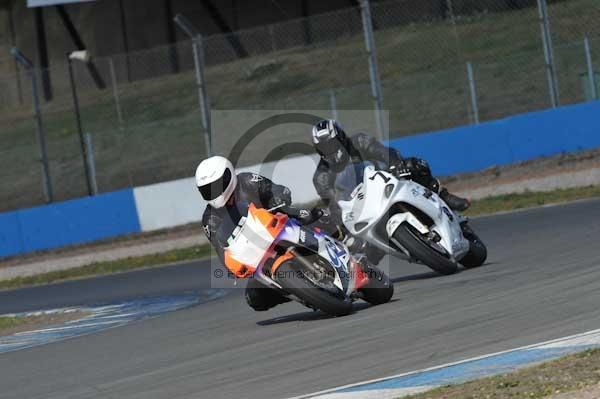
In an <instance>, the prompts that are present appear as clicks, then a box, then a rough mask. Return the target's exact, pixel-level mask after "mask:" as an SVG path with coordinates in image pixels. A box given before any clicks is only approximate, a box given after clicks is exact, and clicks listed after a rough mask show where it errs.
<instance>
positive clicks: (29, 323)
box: [0, 311, 88, 336]
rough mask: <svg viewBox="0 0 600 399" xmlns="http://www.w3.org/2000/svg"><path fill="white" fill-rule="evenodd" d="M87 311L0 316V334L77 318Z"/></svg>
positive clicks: (4, 334) (30, 329)
mask: <svg viewBox="0 0 600 399" xmlns="http://www.w3.org/2000/svg"><path fill="white" fill-rule="evenodd" d="M87 314H88V313H87V312H83V311H72V312H57V313H40V314H35V315H28V316H0V336H6V335H11V334H15V333H18V332H22V331H32V330H35V329H39V328H43V327H45V326H50V325H55V324H61V323H65V322H67V321H71V320H78V319H81V318H83V317H85V316H86V315H87Z"/></svg>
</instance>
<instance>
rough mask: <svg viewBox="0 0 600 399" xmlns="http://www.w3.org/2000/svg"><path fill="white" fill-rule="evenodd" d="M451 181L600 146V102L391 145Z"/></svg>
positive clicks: (398, 141)
mask: <svg viewBox="0 0 600 399" xmlns="http://www.w3.org/2000/svg"><path fill="white" fill-rule="evenodd" d="M390 145H391V146H392V147H394V148H397V149H398V150H399V151H400V152H401V153H402V154H404V155H405V156H417V157H421V158H424V159H426V160H428V161H429V162H430V164H431V168H432V170H433V172H434V174H436V175H438V176H447V175H452V174H456V173H461V172H472V171H477V170H481V169H485V168H487V167H490V166H493V165H505V164H510V163H515V162H520V161H525V160H528V159H533V158H538V157H542V156H548V155H553V154H558V153H561V152H573V151H579V150H585V149H591V148H594V147H598V146H600V101H595V102H589V103H584V104H578V105H572V106H565V107H560V108H557V109H551V110H546V111H540V112H531V113H527V114H522V115H517V116H513V117H510V118H505V119H500V120H497V121H492V122H485V123H482V124H480V125H470V126H463V127H458V128H454V129H448V130H442V131H439V132H433V133H427V134H419V135H416V136H409V137H403V138H400V139H396V140H391V141H390Z"/></svg>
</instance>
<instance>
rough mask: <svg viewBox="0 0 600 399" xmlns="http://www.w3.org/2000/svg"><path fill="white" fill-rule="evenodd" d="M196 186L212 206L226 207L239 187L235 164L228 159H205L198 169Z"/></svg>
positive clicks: (217, 157) (216, 157)
mask: <svg viewBox="0 0 600 399" xmlns="http://www.w3.org/2000/svg"><path fill="white" fill-rule="evenodd" d="M196 185H197V186H198V191H200V194H201V195H202V198H204V199H205V200H206V202H208V204H209V205H210V206H212V207H213V208H222V207H224V206H225V204H226V203H227V201H229V198H231V195H232V194H233V192H234V191H235V187H236V185H237V176H236V174H235V169H234V168H233V164H232V163H231V162H230V161H229V160H228V159H227V158H224V157H219V156H214V157H210V158H208V159H205V160H204V161H202V162H200V165H198V168H197V169H196Z"/></svg>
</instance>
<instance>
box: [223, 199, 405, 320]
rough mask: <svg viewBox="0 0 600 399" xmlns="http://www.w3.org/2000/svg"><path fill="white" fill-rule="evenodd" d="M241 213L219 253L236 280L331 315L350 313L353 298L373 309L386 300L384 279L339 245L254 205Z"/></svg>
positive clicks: (390, 288)
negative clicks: (251, 281) (256, 284)
mask: <svg viewBox="0 0 600 399" xmlns="http://www.w3.org/2000/svg"><path fill="white" fill-rule="evenodd" d="M245 209H246V211H247V213H246V214H245V215H243V214H240V218H239V221H238V222H237V225H236V226H235V228H234V229H233V232H232V233H231V234H230V236H229V237H228V238H227V245H226V246H225V248H224V260H225V266H226V267H227V268H228V269H229V270H230V271H231V272H232V273H233V274H234V275H235V276H236V277H238V278H247V277H253V278H255V279H257V280H258V281H260V282H261V283H263V284H264V285H266V286H268V287H270V288H272V289H274V290H276V291H278V292H279V293H280V294H282V295H283V296H285V297H287V298H290V299H293V300H296V301H298V302H300V303H302V304H303V305H305V306H307V307H309V308H312V309H315V310H316V309H319V310H321V311H323V312H325V313H327V314H330V315H333V316H341V315H346V314H348V313H350V312H351V311H352V302H353V301H354V300H356V299H363V300H365V301H367V302H369V303H371V304H374V305H377V304H382V303H385V302H388V301H389V300H390V299H391V297H392V295H393V293H394V286H393V284H392V283H391V282H390V280H389V278H388V276H387V275H385V274H384V273H383V272H381V271H380V270H378V269H376V268H374V267H371V266H368V265H367V264H366V262H361V261H359V260H356V259H354V257H353V256H352V255H351V254H350V252H349V251H348V248H347V247H346V246H345V245H344V244H342V243H341V242H339V241H336V240H334V239H333V238H331V237H329V236H328V235H326V234H324V233H323V232H322V231H320V230H319V229H316V228H315V229H309V228H306V227H304V226H302V225H301V224H300V223H299V222H298V221H297V220H295V219H293V218H291V217H289V216H288V215H286V214H284V213H279V212H276V211H269V210H266V209H260V208H257V207H255V206H254V205H253V204H250V205H249V206H248V207H245Z"/></svg>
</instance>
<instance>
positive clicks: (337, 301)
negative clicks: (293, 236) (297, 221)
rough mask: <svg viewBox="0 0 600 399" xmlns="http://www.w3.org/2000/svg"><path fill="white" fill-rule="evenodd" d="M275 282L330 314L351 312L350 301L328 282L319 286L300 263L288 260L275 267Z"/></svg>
mask: <svg viewBox="0 0 600 399" xmlns="http://www.w3.org/2000/svg"><path fill="white" fill-rule="evenodd" d="M277 276H279V277H278V278H277V282H278V283H279V284H280V285H281V287H283V289H284V290H285V291H287V292H289V293H290V294H292V295H294V296H296V297H298V298H300V299H301V300H302V301H304V302H305V303H306V304H308V305H309V306H310V307H313V308H315V309H319V310H321V311H323V312H325V313H327V314H329V315H331V316H345V315H347V314H349V313H351V312H352V302H350V300H348V299H347V298H346V297H345V296H344V294H343V293H342V291H341V290H340V289H339V288H337V287H335V286H333V285H332V284H331V283H330V282H327V283H326V286H321V285H322V284H319V281H316V282H315V281H314V280H315V276H313V275H312V272H311V271H309V270H307V269H306V268H305V267H304V266H303V265H302V264H299V263H297V262H294V261H293V260H289V261H286V262H284V263H283V264H282V265H281V266H279V269H277Z"/></svg>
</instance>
